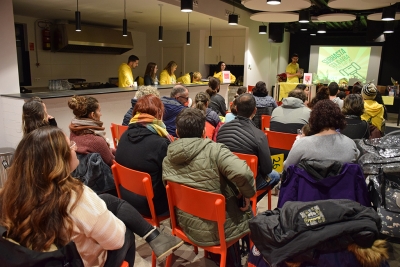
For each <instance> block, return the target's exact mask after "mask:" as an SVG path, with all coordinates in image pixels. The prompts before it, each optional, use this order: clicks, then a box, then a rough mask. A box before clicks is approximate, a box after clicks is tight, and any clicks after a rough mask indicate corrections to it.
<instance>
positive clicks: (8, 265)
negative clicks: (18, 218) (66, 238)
mask: <svg viewBox="0 0 400 267" xmlns="http://www.w3.org/2000/svg"><path fill="white" fill-rule="evenodd" d="M6 232H7V230H6V229H5V228H4V227H3V226H0V234H1V236H0V251H1V253H0V263H1V264H0V265H1V266H2V267H83V266H84V265H83V262H82V259H81V257H80V255H79V253H78V251H77V249H76V246H75V243H74V242H72V241H71V242H69V243H68V244H67V245H65V246H64V247H62V248H60V249H58V250H55V251H51V252H38V251H34V250H30V249H28V248H26V247H23V246H20V245H18V244H16V243H13V242H11V241H9V240H7V239H5V238H4V236H5V233H6Z"/></svg>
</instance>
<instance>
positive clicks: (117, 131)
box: [111, 123, 128, 148]
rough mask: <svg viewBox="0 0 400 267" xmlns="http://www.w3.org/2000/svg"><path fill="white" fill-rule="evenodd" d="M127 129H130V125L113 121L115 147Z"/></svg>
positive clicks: (112, 134)
mask: <svg viewBox="0 0 400 267" xmlns="http://www.w3.org/2000/svg"><path fill="white" fill-rule="evenodd" d="M126 130H128V126H125V125H120V124H115V123H111V136H112V139H113V143H114V147H115V148H117V147H118V143H119V139H121V136H122V134H123V133H124V132H125V131H126Z"/></svg>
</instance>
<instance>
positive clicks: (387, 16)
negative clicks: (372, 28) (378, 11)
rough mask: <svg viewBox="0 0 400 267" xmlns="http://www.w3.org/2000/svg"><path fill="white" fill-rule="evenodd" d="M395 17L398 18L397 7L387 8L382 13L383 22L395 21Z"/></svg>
mask: <svg viewBox="0 0 400 267" xmlns="http://www.w3.org/2000/svg"><path fill="white" fill-rule="evenodd" d="M395 16H396V7H395V5H393V6H387V7H385V8H384V9H383V12H382V20H383V21H392V20H394V19H395Z"/></svg>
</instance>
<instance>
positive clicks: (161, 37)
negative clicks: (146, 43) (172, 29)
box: [158, 4, 163, 42]
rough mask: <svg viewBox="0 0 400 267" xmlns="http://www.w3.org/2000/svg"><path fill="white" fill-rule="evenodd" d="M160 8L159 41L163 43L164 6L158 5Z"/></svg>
mask: <svg viewBox="0 0 400 267" xmlns="http://www.w3.org/2000/svg"><path fill="white" fill-rule="evenodd" d="M158 5H159V6H160V26H158V41H160V42H161V41H162V39H163V26H162V25H161V15H162V6H163V5H162V4H158Z"/></svg>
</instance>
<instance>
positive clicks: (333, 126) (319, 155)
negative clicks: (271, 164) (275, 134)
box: [284, 99, 359, 169]
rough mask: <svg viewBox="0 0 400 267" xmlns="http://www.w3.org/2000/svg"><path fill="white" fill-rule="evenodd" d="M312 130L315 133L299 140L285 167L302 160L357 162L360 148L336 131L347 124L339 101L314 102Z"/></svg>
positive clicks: (310, 122)
mask: <svg viewBox="0 0 400 267" xmlns="http://www.w3.org/2000/svg"><path fill="white" fill-rule="evenodd" d="M309 124H310V129H311V131H312V132H314V133H316V134H314V135H313V136H308V137H303V138H300V139H299V140H297V141H296V143H295V144H294V145H293V147H292V149H291V150H290V152H289V155H288V157H287V159H286V161H285V162H284V168H285V169H287V167H288V166H290V165H296V164H298V163H299V162H300V161H301V160H303V159H305V160H336V161H339V162H342V163H346V162H355V161H356V160H357V158H358V155H359V151H358V149H357V146H356V144H355V143H354V141H353V140H351V139H350V138H348V137H347V136H345V135H343V134H341V133H340V132H338V131H337V130H343V129H344V127H345V126H346V120H345V117H344V115H343V114H342V113H341V112H340V108H339V107H338V105H337V104H335V103H333V101H330V100H328V99H327V100H321V101H318V103H316V104H315V106H314V108H313V109H312V111H311V114H310V119H309Z"/></svg>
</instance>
